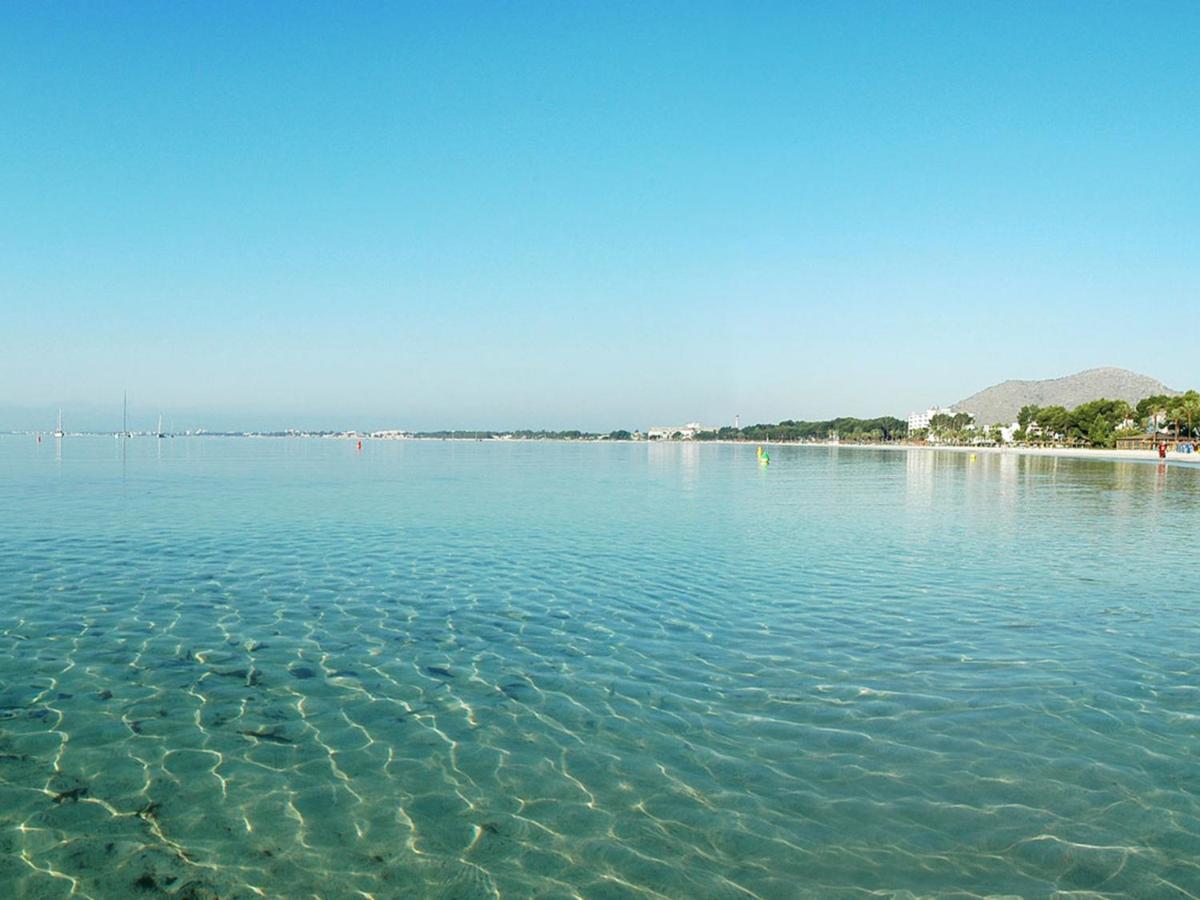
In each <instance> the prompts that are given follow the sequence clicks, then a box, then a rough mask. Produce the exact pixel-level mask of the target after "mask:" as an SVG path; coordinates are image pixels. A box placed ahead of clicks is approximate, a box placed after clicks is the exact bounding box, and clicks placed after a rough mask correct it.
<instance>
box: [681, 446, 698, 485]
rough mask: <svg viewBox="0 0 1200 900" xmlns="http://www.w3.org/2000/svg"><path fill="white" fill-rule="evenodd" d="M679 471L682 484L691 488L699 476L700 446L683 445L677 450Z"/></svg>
mask: <svg viewBox="0 0 1200 900" xmlns="http://www.w3.org/2000/svg"><path fill="white" fill-rule="evenodd" d="M679 471H680V474H681V475H682V476H683V480H684V482H685V483H686V484H687V485H688V486H689V487H691V486H692V485H693V484H695V482H696V479H697V478H698V477H699V475H700V445H699V444H683V445H681V446H680V448H679Z"/></svg>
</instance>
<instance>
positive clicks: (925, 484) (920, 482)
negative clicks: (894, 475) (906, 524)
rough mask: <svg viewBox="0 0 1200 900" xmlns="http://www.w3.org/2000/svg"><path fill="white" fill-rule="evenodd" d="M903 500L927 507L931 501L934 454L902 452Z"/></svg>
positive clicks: (929, 452)
mask: <svg viewBox="0 0 1200 900" xmlns="http://www.w3.org/2000/svg"><path fill="white" fill-rule="evenodd" d="M904 453H905V456H906V457H907V458H906V459H905V461H904V470H905V476H906V477H905V480H904V491H905V498H906V500H907V502H908V503H910V504H920V505H922V506H928V505H929V503H930V501H931V500H932V499H933V461H934V455H935V454H934V453H932V452H931V451H929V450H919V449H912V450H906V451H904Z"/></svg>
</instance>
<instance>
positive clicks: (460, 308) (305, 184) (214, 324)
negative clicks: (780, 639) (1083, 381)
mask: <svg viewBox="0 0 1200 900" xmlns="http://www.w3.org/2000/svg"><path fill="white" fill-rule="evenodd" d="M1198 46H1200V4H1197V3H1194V2H1183V3H1157V2H1146V3H1104V2H1055V3H1046V2H1034V3H1020V2H995V3H988V2H978V3H957V2H947V3H934V2H905V3H900V2H888V3H870V2H862V3H844V2H830V3H802V2H787V3H778V4H775V3H768V2H762V3H753V4H747V3H738V2H734V3H727V4H721V3H703V2H699V3H697V2H689V3H670V2H654V3H644V2H637V3H619V2H612V3H590V4H589V3H561V2H548V3H542V4H535V3H506V2H491V3H461V2H445V3H381V4H377V5H376V4H369V3H324V4H304V3H300V2H291V0H289V2H286V3H284V2H280V3H271V2H253V3H251V2H247V3H220V2H193V3H188V2H177V3H149V2H146V3H106V4H87V3H78V2H74V3H72V2H63V3H45V2H40V0H39V2H23V0H9V2H6V3H4V4H0V110H2V112H3V115H2V118H0V429H2V428H35V427H36V428H46V427H51V426H52V425H53V417H54V416H55V415H56V414H57V410H58V409H59V408H60V407H61V408H62V409H63V411H64V417H65V418H66V419H67V422H68V425H69V426H70V425H71V424H73V425H74V426H75V427H77V428H80V429H83V428H116V427H117V426H118V425H119V421H120V413H121V395H122V392H123V391H128V393H129V406H130V411H131V412H130V414H131V419H132V420H133V421H132V422H131V424H132V425H134V426H135V427H142V426H145V427H149V426H150V425H152V424H153V423H154V422H155V421H156V420H157V416H158V414H159V413H160V412H161V413H162V414H163V415H164V416H165V418H166V421H167V423H168V427H172V428H178V429H180V430H182V429H184V428H190V427H196V426H204V427H208V428H209V429H226V428H231V429H240V428H264V429H265V428H278V427H287V426H296V427H330V428H350V427H359V428H383V427H395V428H414V429H435V428H522V427H530V428H568V427H575V428H585V429H592V430H608V429H615V428H630V429H632V428H645V427H648V426H651V425H657V424H670V423H676V422H685V421H697V420H698V421H701V422H703V423H705V424H718V425H719V424H725V423H731V422H732V421H733V419H734V417H735V416H736V415H740V416H741V421H742V422H743V423H744V424H745V423H751V422H760V421H778V420H780V419H787V418H795V419H822V418H827V417H831V416H835V415H859V416H875V415H884V414H895V415H904V414H905V413H907V412H908V411H909V410H910V409H916V408H924V407H926V406H928V405H930V404H932V403H951V402H954V401H956V400H959V399H961V398H963V397H965V396H967V395H969V394H971V393H974V392H975V391H977V390H979V389H981V388H984V387H986V386H988V385H990V384H993V383H996V382H999V381H1003V380H1005V379H1008V378H1045V377H1056V376H1059V375H1065V374H1069V373H1072V372H1075V371H1078V370H1081V369H1085V368H1090V367H1093V366H1102V365H1103V366H1108V365H1112V366H1121V367H1125V368H1130V369H1134V370H1136V371H1139V372H1143V373H1145V374H1148V375H1152V376H1154V377H1156V378H1159V379H1161V380H1162V381H1164V382H1166V383H1167V384H1168V385H1170V386H1172V387H1176V388H1181V389H1182V388H1186V387H1190V386H1195V385H1197V384H1200V373H1197V372H1196V369H1195V366H1196V355H1195V353H1194V352H1193V350H1194V347H1193V346H1192V344H1193V343H1194V341H1193V339H1192V335H1191V332H1192V330H1193V329H1191V328H1189V327H1188V323H1189V322H1194V321H1195V319H1194V316H1195V313H1196V310H1197V300H1198V299H1200V292H1198V288H1200V115H1197V111H1198V110H1200V63H1198V62H1197V55H1196V48H1197V47H1198ZM1180 332H1182V334H1180ZM1180 337H1182V339H1183V340H1182V343H1180Z"/></svg>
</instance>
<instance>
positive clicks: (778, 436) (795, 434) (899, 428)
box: [695, 416, 908, 443]
mask: <svg viewBox="0 0 1200 900" xmlns="http://www.w3.org/2000/svg"><path fill="white" fill-rule="evenodd" d="M907 434H908V423H907V422H905V421H904V420H903V419H897V418H896V417H895V416H880V417H879V418H876V419H856V418H852V417H848V416H847V417H842V418H838V419H826V420H824V421H820V422H801V421H796V420H794V419H785V420H784V421H782V422H776V423H774V424H769V423H763V424H758V425H748V426H746V427H745V428H734V427H732V426H728V427H725V428H718V429H717V430H716V431H701V432H698V433H697V434H696V437H695V439H696V440H698V441H797V442H799V441H824V440H829V439H830V438H832V437H834V436H837V437H838V438H839V439H841V440H846V441H854V442H855V443H878V442H882V441H898V440H901V439H903V438H904V437H905V436H906V435H907Z"/></svg>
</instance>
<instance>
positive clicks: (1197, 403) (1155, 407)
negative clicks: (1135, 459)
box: [1013, 390, 1200, 447]
mask: <svg viewBox="0 0 1200 900" xmlns="http://www.w3.org/2000/svg"><path fill="white" fill-rule="evenodd" d="M1017 425H1018V428H1017V431H1016V432H1015V433H1014V434H1013V440H1015V441H1019V442H1027V441H1041V440H1051V441H1055V442H1063V443H1068V444H1078V445H1083V446H1091V447H1114V446H1116V442H1117V438H1121V437H1136V436H1140V435H1144V434H1148V433H1150V432H1155V433H1157V432H1160V431H1162V432H1166V433H1167V434H1173V436H1174V438H1175V439H1176V440H1179V439H1182V438H1185V437H1189V438H1190V437H1195V436H1196V426H1197V425H1200V393H1197V392H1196V391H1194V390H1193V391H1188V392H1187V393H1185V394H1181V395H1180V396H1178V397H1170V396H1167V395H1165V394H1160V395H1156V396H1153V397H1146V398H1144V399H1142V400H1140V401H1138V403H1137V404H1134V405H1131V404H1129V403H1126V402H1125V401H1124V400H1092V401H1089V402H1088V403H1081V404H1079V406H1076V407H1075V408H1074V409H1067V408H1066V407H1064V406H1034V405H1032V404H1030V405H1027V406H1023V407H1021V411H1020V412H1019V413H1018V414H1017ZM1185 426H1186V427H1185Z"/></svg>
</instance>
